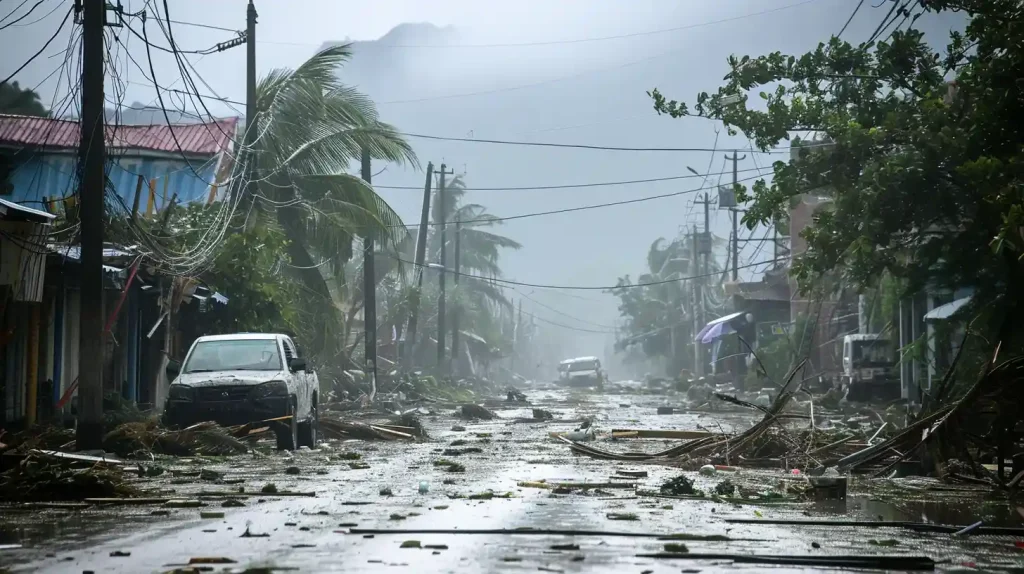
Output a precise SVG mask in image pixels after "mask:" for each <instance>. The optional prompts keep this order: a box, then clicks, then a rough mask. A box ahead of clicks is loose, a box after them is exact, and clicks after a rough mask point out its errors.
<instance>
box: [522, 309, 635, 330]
mask: <svg viewBox="0 0 1024 574" xmlns="http://www.w3.org/2000/svg"><path fill="white" fill-rule="evenodd" d="M533 318H534V319H536V320H538V321H540V322H541V323H547V324H548V325H554V326H555V327H561V328H563V329H568V330H570V331H579V332H580V333H596V334H599V335H613V334H615V331H614V330H610V329H604V330H601V331H598V330H597V329H584V328H583V327H573V326H572V325H565V324H563V323H559V322H557V321H552V320H551V319H545V318H544V317H541V316H540V315H537V314H536V313H534V315H533Z"/></svg>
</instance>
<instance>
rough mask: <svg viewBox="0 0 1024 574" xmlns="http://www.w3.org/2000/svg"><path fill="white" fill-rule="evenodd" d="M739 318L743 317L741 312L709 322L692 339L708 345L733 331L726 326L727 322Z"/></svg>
mask: <svg viewBox="0 0 1024 574" xmlns="http://www.w3.org/2000/svg"><path fill="white" fill-rule="evenodd" d="M741 316H743V311H740V312H739V313H731V314H729V315H726V316H724V317H719V318H717V319H715V320H713V321H711V322H709V323H708V324H707V325H704V328H703V329H701V330H700V332H699V333H697V336H696V337H694V338H693V339H694V340H695V341H699V342H701V343H710V342H711V341H714V340H715V339H717V338H719V337H722V336H725V335H728V334H729V333H732V332H733V331H734V329H733V328H732V327H731V326H729V325H728V323H729V321H732V320H733V319H736V318H737V317H741ZM712 331H714V333H712Z"/></svg>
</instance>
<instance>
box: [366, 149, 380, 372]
mask: <svg viewBox="0 0 1024 574" xmlns="http://www.w3.org/2000/svg"><path fill="white" fill-rule="evenodd" d="M362 171H363V173H362V176H363V181H365V182H366V183H367V185H369V184H370V183H371V182H370V179H371V173H372V172H371V168H370V150H368V149H366V148H363V157H362ZM373 258H374V249H373V231H369V230H368V231H367V232H366V234H365V235H364V236H363V337H364V338H363V341H364V343H363V347H364V354H365V355H366V376H368V377H369V378H370V388H371V389H373V391H374V392H375V391H376V389H377V273H376V271H374V264H373V263H374V261H373Z"/></svg>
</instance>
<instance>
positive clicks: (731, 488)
mask: <svg viewBox="0 0 1024 574" xmlns="http://www.w3.org/2000/svg"><path fill="white" fill-rule="evenodd" d="M715 494H717V495H719V496H733V495H734V494H736V485H735V484H733V482H732V480H730V479H728V478H727V479H725V480H723V481H722V482H719V483H718V484H717V485H715Z"/></svg>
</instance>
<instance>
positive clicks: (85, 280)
mask: <svg viewBox="0 0 1024 574" xmlns="http://www.w3.org/2000/svg"><path fill="white" fill-rule="evenodd" d="M81 9H82V120H81V141H80V143H79V148H78V161H79V164H80V173H81V178H80V180H79V187H78V197H79V203H80V207H79V212H78V213H79V222H80V226H81V227H80V229H81V262H82V277H81V306H80V308H81V312H80V315H79V328H80V334H79V340H78V349H79V351H78V429H77V432H76V434H75V438H76V444H77V446H78V449H79V450H91V449H98V448H102V444H103V355H104V353H103V350H104V349H103V346H104V343H103V342H104V337H103V215H104V213H103V212H104V191H105V189H106V173H105V172H104V167H105V163H106V144H105V142H104V127H105V126H104V119H103V57H104V46H103V44H104V41H103V26H104V21H105V20H106V9H107V3H106V0H82V3H81Z"/></svg>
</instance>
